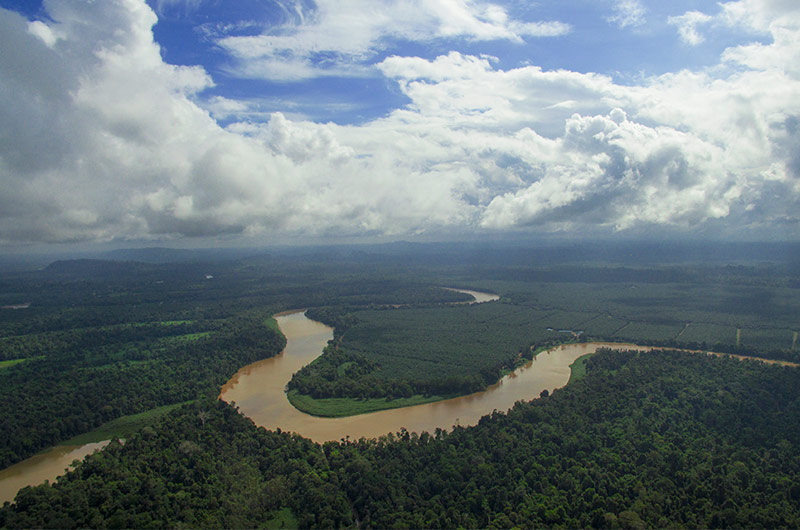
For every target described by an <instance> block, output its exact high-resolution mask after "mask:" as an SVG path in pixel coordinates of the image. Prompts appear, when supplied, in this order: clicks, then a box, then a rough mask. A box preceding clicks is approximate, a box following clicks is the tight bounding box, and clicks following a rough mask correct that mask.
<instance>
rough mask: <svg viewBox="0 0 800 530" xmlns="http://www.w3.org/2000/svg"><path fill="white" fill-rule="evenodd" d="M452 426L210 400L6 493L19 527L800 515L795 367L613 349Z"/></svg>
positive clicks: (774, 521) (660, 522)
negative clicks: (304, 420) (270, 422)
mask: <svg viewBox="0 0 800 530" xmlns="http://www.w3.org/2000/svg"><path fill="white" fill-rule="evenodd" d="M587 369H588V373H587V376H586V377H584V378H582V379H581V380H579V381H576V382H574V383H571V384H570V385H569V386H568V387H566V388H564V389H562V390H557V391H555V392H554V393H552V394H551V395H550V396H549V397H547V398H543V399H539V400H535V401H533V402H529V403H519V404H517V405H516V406H515V407H514V408H513V409H512V410H511V411H510V412H508V413H507V414H503V413H495V414H492V415H491V416H486V417H484V418H483V419H482V420H481V421H480V423H479V424H478V425H476V426H474V427H467V428H464V427H457V428H456V429H455V430H454V431H452V432H449V433H448V432H445V431H442V430H437V431H436V432H435V433H423V434H421V435H419V434H417V433H408V432H405V431H402V430H401V431H399V432H397V433H395V434H392V435H389V436H386V437H383V438H381V439H378V440H371V441H370V440H359V441H353V442H346V443H345V442H340V443H333V442H329V443H326V444H324V445H323V446H319V445H316V444H313V443H310V442H309V441H307V440H304V439H302V438H299V437H297V436H292V435H289V434H286V433H280V432H272V431H268V430H265V429H263V428H256V427H255V426H253V425H252V423H251V422H250V421H249V420H248V419H246V418H245V417H243V416H241V415H239V414H238V413H237V412H236V411H235V410H234V409H233V408H232V407H230V406H228V405H226V404H224V403H222V402H213V401H207V400H203V401H199V402H196V403H194V404H192V405H188V406H185V407H183V408H181V409H179V410H177V411H174V412H172V413H171V414H170V415H169V416H168V417H167V418H166V419H165V420H164V421H162V422H161V423H159V424H157V425H155V426H153V427H148V428H145V429H144V430H143V431H141V432H140V433H139V434H138V435H136V436H134V437H133V438H132V439H130V440H128V441H127V442H126V443H125V444H124V445H119V444H112V446H111V447H109V448H108V449H107V450H105V451H103V452H102V453H98V454H96V455H93V456H91V457H89V458H87V460H86V462H85V463H84V464H83V465H81V466H79V467H78V469H77V470H76V471H74V472H72V473H70V474H68V475H67V476H66V477H64V478H63V479H62V480H60V481H59V482H58V483H57V484H56V485H55V486H38V487H33V488H25V489H23V490H22V491H21V492H20V494H19V495H18V497H17V502H16V503H15V504H13V505H7V506H6V507H5V508H3V509H2V510H0V525H2V526H4V527H9V528H18V527H51V528H55V527H58V528H71V527H85V526H91V527H97V528H101V527H137V528H145V527H176V526H190V527H256V526H266V527H270V526H271V525H274V526H273V527H277V526H279V521H282V522H284V523H286V522H288V524H290V525H292V524H297V525H299V526H300V527H323V528H333V527H339V526H359V527H361V528H387V527H393V528H420V527H430V528H454V527H465V528H478V527H483V528H485V527H496V528H509V527H512V526H522V527H554V526H564V527H572V528H576V527H581V528H586V527H598V528H644V527H661V528H663V527H673V526H688V527H747V528H753V527H765V528H796V527H797V526H798V525H800V487H798V485H797V483H796V480H795V478H796V476H797V474H798V473H799V472H800V452H798V450H797V449H798V444H800V397H798V396H800V377H798V375H800V374H798V370H797V369H796V368H785V367H776V366H767V365H764V364H761V363H758V362H750V361H737V360H733V359H725V358H714V357H707V356H699V355H692V354H684V353H676V352H656V353H648V354H637V353H633V352H613V351H606V352H603V353H600V354H598V355H596V356H594V357H592V358H590V359H589V361H588V362H587Z"/></svg>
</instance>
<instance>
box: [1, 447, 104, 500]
mask: <svg viewBox="0 0 800 530" xmlns="http://www.w3.org/2000/svg"><path fill="white" fill-rule="evenodd" d="M108 442H109V440H106V441H104V442H97V443H90V444H86V445H57V446H55V447H53V448H52V449H49V450H47V451H45V452H43V453H39V454H38V455H35V456H32V457H30V458H28V459H27V460H23V461H22V462H19V463H17V464H14V465H13V466H10V467H7V468H5V469H3V470H2V471H0V504H2V503H4V502H6V501H9V502H10V501H13V500H14V497H16V496H17V491H19V490H20V489H21V488H24V487H25V486H33V485H36V484H41V483H43V482H44V481H45V480H50V481H55V479H56V477H58V476H60V475H63V474H64V472H65V470H66V469H67V468H69V467H70V465H71V464H72V462H73V461H74V460H82V459H83V458H84V457H85V456H86V455H88V454H91V453H93V452H95V451H98V450H100V449H102V448H103V447H105V446H106V445H107V444H108Z"/></svg>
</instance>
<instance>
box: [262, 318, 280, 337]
mask: <svg viewBox="0 0 800 530" xmlns="http://www.w3.org/2000/svg"><path fill="white" fill-rule="evenodd" d="M264 323H265V324H266V325H267V327H268V328H270V329H271V330H273V331H277V332H278V333H281V328H280V327H278V321H277V320H275V319H274V318H273V317H269V318H268V319H266V320H265V321H264ZM281 334H282V333H281Z"/></svg>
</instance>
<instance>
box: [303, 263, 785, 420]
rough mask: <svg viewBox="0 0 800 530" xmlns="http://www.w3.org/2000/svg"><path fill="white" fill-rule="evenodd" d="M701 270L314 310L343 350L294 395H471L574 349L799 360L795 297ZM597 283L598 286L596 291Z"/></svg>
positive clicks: (614, 272) (310, 369)
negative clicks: (476, 299)
mask: <svg viewBox="0 0 800 530" xmlns="http://www.w3.org/2000/svg"><path fill="white" fill-rule="evenodd" d="M690 271H691V269H687V270H686V271H684V275H685V277H684V278H683V281H682V283H673V282H674V281H675V280H676V279H677V278H679V275H678V273H677V272H673V273H670V274H667V273H663V279H664V280H666V283H660V282H657V283H650V282H641V279H642V278H645V279H648V280H650V281H653V280H654V279H658V278H659V276H658V275H657V274H655V273H654V272H652V271H650V273H649V275H648V274H645V272H643V271H639V270H630V271H626V270H625V269H622V270H620V269H614V268H612V269H599V270H596V269H589V270H588V272H587V274H586V275H585V277H584V278H582V280H583V281H578V278H577V277H570V276H569V274H567V273H565V272H564V271H552V276H553V278H554V281H551V282H544V281H542V279H543V278H546V273H545V272H543V271H533V272H531V273H530V275H531V277H532V278H533V279H535V280H536V281H534V282H522V281H519V280H515V281H510V280H503V281H499V280H492V281H487V280H477V279H476V280H473V283H472V284H471V286H473V287H474V286H478V287H479V288H482V289H487V290H490V291H491V292H497V293H500V294H501V296H502V298H501V300H500V301H497V302H491V303H483V304H476V305H470V306H465V305H454V306H449V307H419V306H415V307H399V308H396V307H391V306H386V307H381V308H374V307H373V308H364V307H347V306H334V307H324V308H314V309H312V310H310V311H309V313H308V315H309V317H311V318H314V319H317V320H320V321H322V322H325V323H327V324H329V325H331V326H334V327H335V329H336V333H335V343H334V344H333V345H331V346H330V347H329V348H328V349H326V351H325V354H324V355H323V356H322V357H320V358H319V359H318V360H317V361H315V362H314V363H312V364H311V365H309V366H307V367H306V368H304V369H303V370H301V371H300V372H298V373H297V374H296V375H295V376H294V377H293V378H292V381H291V382H290V384H289V387H290V388H291V389H292V390H295V391H297V392H300V393H302V394H305V395H308V396H311V397H312V398H316V399H320V398H340V397H352V398H359V399H363V398H374V397H379V396H387V395H388V396H394V397H408V396H411V395H415V394H422V395H434V394H435V395H440V396H447V395H458V394H468V393H471V392H475V391H479V390H483V389H485V388H486V387H487V386H488V385H490V384H493V383H495V382H496V381H497V380H498V379H499V377H500V376H501V375H502V374H503V373H505V372H506V371H507V370H509V369H511V368H513V367H514V366H516V365H517V364H519V363H520V362H522V361H524V360H525V359H527V358H530V356H531V355H532V354H533V353H535V352H536V351H537V350H539V349H541V348H543V347H546V346H548V345H552V344H555V343H558V342H564V341H575V340H579V341H591V340H596V341H611V342H633V343H636V344H642V345H655V346H665V347H677V348H686V349H691V350H713V351H717V352H727V353H738V354H744V355H753V356H760V357H765V358H771V359H782V360H787V361H793V362H798V361H800V353H798V351H797V338H796V337H797V336H796V331H795V330H796V328H798V325H799V323H800V321H799V320H798V318H800V317H798V315H800V297H798V296H797V289H796V288H792V287H788V286H786V283H787V281H786V280H785V279H781V278H775V277H773V278H768V277H754V276H753V275H752V274H751V273H752V270H750V269H745V270H744V271H742V270H739V269H732V270H728V271H727V274H725V275H723V274H722V271H720V270H717V269H712V270H706V271H704V273H703V274H700V273H699V272H692V274H690ZM568 272H569V271H568ZM656 272H658V271H656ZM495 274H498V273H497V272H495ZM506 274H507V276H520V275H521V272H520V271H516V270H511V271H506ZM593 275H594V277H595V278H597V279H598V280H599V281H598V282H596V283H587V282H586V281H585V280H586V279H587V277H588V278H592V276H593ZM625 278H627V279H628V281H624V279H625ZM636 279H638V280H639V281H640V282H641V283H636V282H634V281H633V280H636ZM611 280H614V281H611ZM310 410H312V411H316V409H313V408H312V409H310Z"/></svg>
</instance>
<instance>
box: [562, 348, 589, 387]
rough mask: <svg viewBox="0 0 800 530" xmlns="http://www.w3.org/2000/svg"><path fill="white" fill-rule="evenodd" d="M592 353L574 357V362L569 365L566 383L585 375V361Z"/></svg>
mask: <svg viewBox="0 0 800 530" xmlns="http://www.w3.org/2000/svg"><path fill="white" fill-rule="evenodd" d="M592 355H594V354H593V353H587V354H586V355H581V356H580V357H578V358H577V359H575V362H574V363H572V364H571V365H569V381H567V384H568V385H569V384H570V383H574V382H575V381H579V380H581V379H583V378H584V377H586V361H587V360H589V357H591V356H592Z"/></svg>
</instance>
